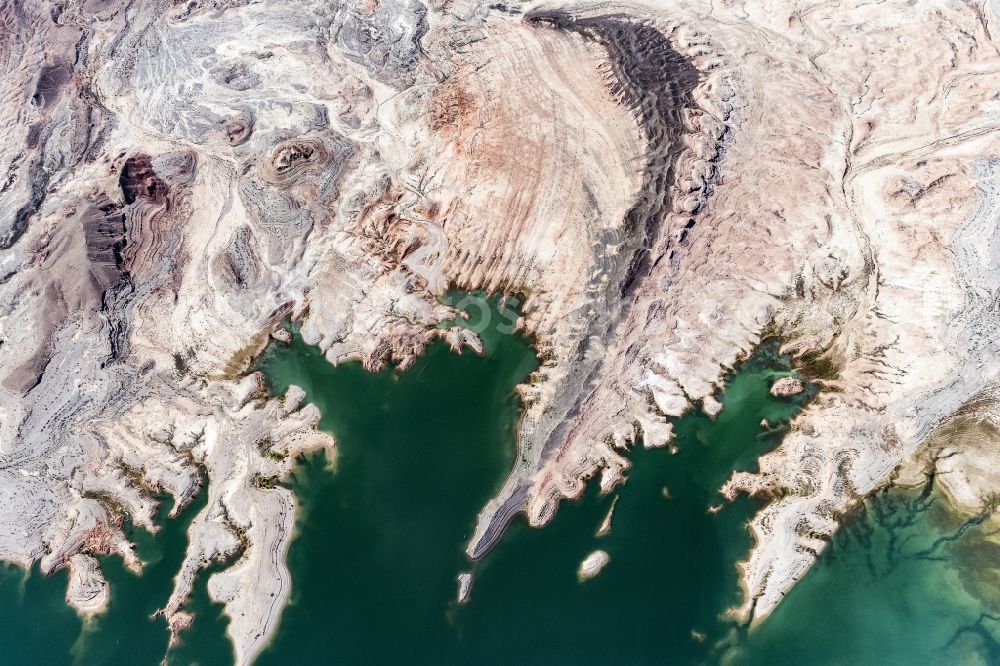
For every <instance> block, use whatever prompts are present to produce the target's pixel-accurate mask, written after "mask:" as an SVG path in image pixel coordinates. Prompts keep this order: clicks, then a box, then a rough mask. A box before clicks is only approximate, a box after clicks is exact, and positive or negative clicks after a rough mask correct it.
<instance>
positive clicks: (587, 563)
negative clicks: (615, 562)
mask: <svg viewBox="0 0 1000 666" xmlns="http://www.w3.org/2000/svg"><path fill="white" fill-rule="evenodd" d="M610 561H611V557H610V556H609V555H608V554H607V553H606V552H604V551H603V550H595V551H594V552H592V553H591V554H590V555H587V557H585V558H584V560H583V562H581V563H580V569H579V570H578V571H577V572H576V575H577V577H578V578H579V579H580V580H581V581H583V580H590V579H591V578H593V577H594V576H596V575H597V574H599V573H601V570H602V569H603V568H604V567H606V566H607V565H608V562H610Z"/></svg>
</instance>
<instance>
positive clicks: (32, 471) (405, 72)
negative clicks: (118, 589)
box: [0, 0, 1000, 664]
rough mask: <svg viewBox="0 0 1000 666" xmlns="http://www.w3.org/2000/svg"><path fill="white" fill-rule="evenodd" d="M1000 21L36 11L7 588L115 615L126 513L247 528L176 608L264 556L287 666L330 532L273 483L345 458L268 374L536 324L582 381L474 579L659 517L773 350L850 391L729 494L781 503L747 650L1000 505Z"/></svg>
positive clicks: (11, 88) (196, 8)
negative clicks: (875, 545) (308, 558)
mask: <svg viewBox="0 0 1000 666" xmlns="http://www.w3.org/2000/svg"><path fill="white" fill-rule="evenodd" d="M996 11H997V5H996V3H987V4H982V3H962V2H951V1H945V0H926V1H924V2H919V3H907V2H903V1H902V0H887V1H886V2H879V3H871V2H868V1H867V0H845V1H844V2H840V3H831V4H822V3H819V4H817V3H805V2H803V1H802V0H747V1H746V2H740V3H719V2H708V1H707V0H677V1H676V2H665V1H658V0H629V1H621V2H593V3H582V4H581V3H559V2H552V3H520V2H510V3H495V4H489V3H480V2H476V1H473V0H451V1H450V2H449V1H448V0H441V1H435V2H423V1H422V0H380V1H379V2H370V1H368V0H345V1H344V2H338V3H330V2H320V1H318V0H293V1H290V2H282V3H251V2H245V1H243V0H233V1H227V2H222V1H215V0H207V1H206V2H200V3H193V2H185V3H179V4H173V5H171V6H170V7H168V8H166V9H164V3H160V2H152V0H129V1H128V2H126V1H125V0H100V1H87V2H74V3H65V2H55V1H52V2H48V1H46V0H26V1H24V2H6V3H2V4H0V54H2V55H3V58H2V59H0V69H2V77H0V90H2V91H3V96H2V103H0V129H2V130H3V136H4V142H3V144H2V146H0V172H2V173H3V174H4V176H3V178H2V182H3V183H4V184H3V185H2V187H0V269H2V271H0V341H2V344H0V558H2V559H3V560H6V561H10V562H16V563H19V564H22V565H25V566H27V565H29V564H30V563H32V562H33V561H36V560H41V561H42V568H43V571H45V572H47V573H48V572H52V571H55V570H57V569H59V568H62V567H68V568H69V570H70V585H69V589H68V590H67V599H68V601H69V603H71V604H72V605H74V606H75V607H76V608H78V609H79V610H80V611H81V612H84V613H92V612H97V611H98V610H100V609H101V608H103V607H104V605H105V603H107V601H108V589H107V586H106V585H105V583H104V579H103V575H102V574H101V571H100V567H99V560H98V559H95V558H94V555H100V554H108V553H116V554H119V555H121V556H122V557H123V558H124V560H125V562H126V563H127V564H128V565H129V566H131V567H133V568H138V567H140V566H141V564H140V563H139V562H138V560H137V558H136V557H135V555H134V553H133V552H132V546H131V544H130V543H129V542H128V539H127V538H126V537H125V535H124V533H123V531H122V529H121V526H122V524H123V521H124V519H125V517H126V516H127V517H129V518H130V520H131V522H132V523H133V524H135V525H138V526H142V527H152V525H153V518H154V516H155V515H156V508H157V507H156V500H155V499H154V498H155V496H156V494H155V492H154V489H155V490H156V491H162V492H166V493H168V494H170V495H171V496H173V498H174V499H175V500H176V507H177V508H175V513H176V511H177V510H179V508H180V507H182V506H184V505H186V504H187V503H188V502H189V501H190V500H191V499H192V498H193V497H194V496H195V495H196V494H197V493H199V492H207V493H208V498H207V499H208V502H207V505H206V506H205V508H204V509H202V510H201V511H200V513H199V514H198V515H197V516H196V517H195V518H194V520H193V522H192V524H191V527H190V529H189V533H188V536H189V539H190V543H189V545H188V551H187V554H186V558H185V560H184V564H183V566H182V569H181V571H180V573H179V574H178V576H177V577H176V580H175V590H174V593H173V595H172V596H171V598H170V600H169V601H168V603H167V604H166V607H165V608H164V609H163V612H164V614H165V615H166V617H167V619H168V621H169V624H170V626H171V627H172V628H174V631H175V633H176V631H177V630H179V629H180V628H181V627H183V626H184V625H185V624H186V623H187V622H189V621H190V618H189V616H188V615H187V614H186V611H185V610H184V604H185V601H186V599H187V598H188V596H189V595H190V593H191V590H192V585H193V581H194V578H195V576H196V574H197V573H198V572H199V570H201V569H202V568H203V567H204V566H206V563H209V562H218V561H221V560H225V559H227V558H229V557H232V556H234V555H236V554H237V553H238V554H240V557H239V558H237V559H236V561H235V563H234V564H233V565H232V566H230V567H229V568H227V569H225V570H224V571H221V572H216V573H214V574H213V575H212V576H211V578H210V579H209V583H208V588H209V592H210V593H211V595H212V597H213V598H214V599H216V600H218V601H220V602H222V603H223V604H224V605H225V612H226V613H227V615H228V616H229V618H230V622H229V629H228V631H229V635H230V637H231V638H232V640H233V642H234V645H235V651H236V658H237V661H238V663H239V664H246V663H248V662H250V661H251V660H252V659H253V658H254V656H255V655H256V654H257V653H258V652H259V651H260V649H261V648H262V647H263V646H264V645H265V644H266V643H267V641H268V640H269V639H270V638H271V635H272V633H273V631H274V628H275V627H276V626H277V623H278V619H279V617H280V615H281V612H282V609H283V607H284V605H285V602H286V600H287V598H288V594H289V574H288V570H287V568H286V565H285V555H286V552H287V549H288V547H289V543H290V539H291V536H292V528H293V525H294V520H295V513H296V503H295V498H294V496H293V495H292V494H291V492H290V491H288V490H287V489H285V488H283V487H281V486H280V485H278V486H275V487H270V488H262V487H258V485H256V484H255V483H254V479H255V478H258V477H259V476H261V475H263V476H265V477H268V478H270V477H277V478H282V477H284V476H285V475H287V474H288V473H289V472H290V470H291V468H292V465H293V462H292V461H293V460H294V457H295V454H297V453H299V452H302V451H307V450H311V449H317V448H326V449H328V450H330V452H331V453H332V447H333V442H332V440H331V438H330V437H329V436H328V435H326V434H324V433H321V432H318V431H317V429H316V426H317V423H318V421H319V414H318V412H317V410H316V409H315V408H313V407H311V406H308V405H305V406H304V405H302V394H301V392H300V391H292V390H290V391H289V394H288V395H287V396H285V397H284V398H282V397H281V396H268V395H266V393H265V387H264V383H263V381H262V379H261V377H260V376H258V375H256V374H253V373H250V372H249V370H250V366H249V363H250V360H251V359H252V358H253V357H254V356H255V354H257V353H258V352H260V351H261V350H262V349H263V347H264V346H265V345H266V344H267V343H268V340H269V337H270V335H271V332H272V331H274V332H275V336H276V337H279V336H280V337H287V336H285V335H284V334H283V333H280V332H278V331H282V330H284V329H283V328H281V326H282V322H284V321H286V320H289V319H291V320H294V321H297V322H299V323H300V324H301V335H302V338H303V339H304V340H305V342H307V343H309V344H313V345H318V346H319V347H320V349H321V350H322V351H323V353H324V354H325V356H326V358H327V359H328V360H329V361H330V362H333V363H340V362H345V361H348V360H358V361H360V362H362V363H363V364H364V366H365V367H366V368H369V369H373V370H374V369H377V368H381V367H383V366H385V365H386V364H388V363H396V364H398V365H399V366H400V367H403V368H405V367H407V366H408V365H409V364H411V363H412V362H413V360H414V359H415V358H416V356H417V355H419V354H420V353H422V351H423V350H424V349H425V348H426V347H427V345H428V344H429V343H430V342H432V341H433V340H436V339H438V338H443V339H445V340H446V342H448V344H450V345H451V346H452V347H453V348H455V349H461V348H462V347H464V346H468V347H471V348H472V349H481V342H480V341H479V340H478V339H477V338H476V337H475V336H474V335H473V334H472V333H469V332H468V331H464V332H463V331H461V330H459V329H444V328H439V327H438V324H440V323H441V322H442V321H445V320H447V319H451V318H453V317H455V316H456V312H455V311H454V310H453V309H452V308H450V307H447V306H444V305H442V304H441V303H440V301H439V297H440V296H441V295H442V294H443V292H444V291H445V289H446V288H447V287H448V286H449V285H455V286H457V287H460V288H464V289H481V290H485V291H488V292H506V293H511V294H513V293H524V294H530V297H529V298H528V299H527V300H526V302H525V303H524V304H523V305H522V310H523V317H522V318H521V319H520V320H519V327H520V328H521V329H523V331H524V332H525V333H527V334H530V335H531V336H532V338H533V340H535V341H536V343H537V345H538V348H539V352H540V356H541V358H543V359H544V361H543V363H542V365H541V367H540V368H539V369H538V371H537V372H536V373H534V375H532V377H531V378H530V379H529V381H528V383H526V384H525V385H523V386H521V387H519V393H520V395H521V397H522V398H523V399H524V401H525V405H526V407H525V410H524V413H523V415H522V418H521V420H520V427H519V431H518V434H517V437H518V447H519V452H520V455H519V458H518V462H517V464H516V465H515V467H514V468H513V470H512V471H511V473H510V476H509V478H508V479H507V480H506V482H505V483H504V484H503V486H502V488H501V489H500V490H499V492H498V493H497V495H496V496H495V497H494V498H493V499H492V500H490V501H489V502H488V503H487V505H486V506H484V507H483V509H482V512H481V514H480V516H479V519H478V522H477V525H476V529H475V532H474V534H473V535H472V538H471V540H470V543H469V544H468V554H469V555H470V556H471V557H473V558H477V557H481V556H483V555H484V554H485V553H486V552H487V551H489V549H490V548H491V547H492V546H493V545H494V544H495V543H496V542H497V540H498V539H499V538H500V536H501V535H502V534H503V532H504V529H505V528H506V526H507V525H508V524H509V523H510V522H511V520H513V519H514V517H515V516H517V515H519V514H524V515H526V517H527V520H528V521H529V522H530V524H532V525H535V526H541V525H543V524H545V523H546V522H547V521H549V520H550V519H551V518H552V517H553V515H554V514H555V512H556V510H557V507H558V505H559V502H560V501H561V500H562V499H564V498H575V497H579V496H580V495H581V493H582V492H583V491H584V489H585V486H586V484H587V480H588V479H593V478H595V477H599V478H600V482H601V484H602V488H603V489H604V490H606V491H609V490H610V489H611V488H613V487H614V486H615V485H616V484H618V483H621V482H623V481H624V480H625V478H626V474H625V472H626V471H627V469H628V467H629V464H630V463H629V462H628V460H627V459H626V458H625V457H624V456H623V455H622V452H623V450H624V449H625V448H626V447H628V446H631V445H632V444H633V443H635V442H637V441H638V440H639V439H640V438H641V440H642V442H643V444H644V445H645V446H647V447H659V446H670V447H671V448H670V450H671V451H672V452H676V450H677V449H676V447H675V446H674V445H673V444H671V440H672V438H673V430H672V424H671V422H670V419H672V418H673V417H677V416H679V415H681V414H682V413H684V412H685V411H686V410H688V409H690V408H691V407H692V405H693V404H694V403H697V402H698V401H700V402H701V404H702V405H703V406H704V408H705V411H706V412H707V413H710V414H711V413H716V412H717V410H718V408H719V406H720V405H719V403H718V402H717V401H715V399H714V398H713V396H715V395H717V394H718V392H719V390H720V388H721V385H722V383H723V381H724V378H725V376H726V374H727V373H728V372H729V370H730V369H731V368H732V367H733V366H734V365H735V364H737V363H738V362H739V361H740V360H741V359H743V358H745V357H746V356H747V354H748V353H749V352H751V350H753V349H754V348H755V347H756V346H757V345H758V344H759V343H760V341H761V339H762V338H763V337H764V336H771V335H777V336H779V337H780V338H781V339H782V340H783V344H784V347H783V348H784V351H786V352H788V353H790V354H792V355H793V356H794V357H796V358H797V359H799V360H800V361H801V362H802V363H804V364H808V365H809V366H810V367H812V368H818V369H820V370H821V371H822V373H821V375H822V376H821V378H822V380H823V386H824V388H826V389H828V390H825V391H821V392H820V393H819V395H818V396H817V397H816V398H815V399H814V400H813V401H812V402H811V403H810V405H809V406H807V407H806V408H805V410H804V411H803V412H802V413H801V414H800V415H799V416H797V417H796V418H795V419H794V420H793V421H792V423H791V424H790V429H789V432H788V434H787V436H786V437H785V438H784V440H783V441H782V442H781V444H780V445H779V446H778V447H777V448H775V449H774V450H773V451H771V452H770V453H768V454H767V455H765V456H764V457H763V458H762V459H761V461H760V470H759V472H756V473H750V472H737V473H735V474H733V476H732V477H731V478H730V479H729V480H728V482H727V483H726V484H725V487H724V489H723V490H724V492H725V494H726V495H727V496H728V497H730V498H733V497H736V496H737V495H739V494H741V493H750V494H760V495H761V496H762V497H766V498H778V499H772V500H771V501H770V503H768V504H767V505H766V506H764V507H763V508H762V509H761V511H760V512H759V513H758V514H757V516H756V517H755V518H754V520H753V522H752V526H751V527H752V530H753V533H754V537H755V546H754V548H753V550H752V552H751V554H750V556H749V559H748V561H747V562H745V563H744V564H743V565H742V575H743V582H744V584H745V589H746V591H747V594H746V598H745V599H744V603H743V604H742V607H741V608H740V609H739V610H740V611H741V612H742V614H743V615H744V616H745V617H746V619H749V620H759V619H760V618H762V617H764V616H766V615H767V614H768V613H770V612H771V611H772V610H774V608H775V606H776V605H777V604H778V603H779V602H780V600H781V599H782V598H783V597H784V595H785V594H786V593H787V592H788V591H789V589H790V588H791V586H792V585H793V584H794V583H795V581H797V580H798V579H799V578H800V577H801V576H802V574H803V573H804V572H805V571H806V570H807V569H808V568H809V566H810V565H811V564H812V563H813V562H814V561H815V560H816V557H817V555H818V554H819V553H820V552H821V551H822V550H823V549H824V548H825V547H826V544H827V543H828V541H829V536H830V535H831V534H832V533H833V531H834V530H835V529H836V528H837V520H836V517H837V516H838V515H841V514H842V513H843V512H844V511H846V510H848V509H849V508H850V507H852V506H854V505H855V504H857V503H858V502H859V501H860V500H861V499H862V498H863V497H865V496H866V495H867V494H869V493H871V492H872V491H874V490H875V489H877V488H879V487H881V486H883V485H884V484H886V483H887V482H888V480H889V479H890V477H891V475H892V474H893V471H894V470H895V469H896V468H897V467H898V466H899V465H900V464H901V463H903V462H907V461H911V462H912V461H913V460H915V459H917V458H919V457H920V456H921V455H923V454H924V452H926V451H928V450H934V451H942V450H945V449H947V450H948V455H947V456H940V460H939V462H934V460H938V459H931V458H927V459H926V460H924V463H925V464H939V465H941V466H942V469H945V470H946V471H947V472H948V473H947V475H942V478H944V479H946V481H944V483H945V484H946V486H947V489H948V491H949V494H950V496H951V497H952V498H953V499H954V500H955V501H956V502H958V503H960V504H963V505H967V506H969V507H971V508H979V507H981V506H982V505H983V502H984V498H986V497H988V496H990V495H992V494H993V493H994V492H995V489H996V488H997V483H998V476H1000V462H998V464H993V460H994V458H995V456H993V455H992V453H990V454H989V455H987V456H985V457H984V455H983V454H982V452H983V451H987V452H992V451H995V450H996V447H995V446H992V445H991V442H993V440H992V439H991V437H992V435H990V434H989V432H990V431H989V430H988V429H983V428H979V429H977V430H976V432H977V433H979V434H978V435H977V436H976V437H974V438H967V437H958V436H957V434H956V433H958V431H957V430H955V426H954V424H955V423H970V422H974V423H981V422H982V420H983V419H987V418H991V419H992V418H995V416H992V415H994V414H995V412H996V404H997V399H996V395H997V390H996V387H997V385H998V380H1000V353H998V352H1000V349H998V343H997V342H996V341H997V340H998V332H1000V313H998V310H997V308H996V296H995V292H996V285H997V284H998V280H1000V224H998V217H1000V101H998V100H997V83H996V82H997V80H998V76H1000V50H998V46H1000V37H998V30H1000V24H998V17H997V15H996ZM720 418H722V417H720ZM963 419H964V420H963ZM969 419H971V421H970V420H969ZM977 419H979V420H978V421H977ZM949 428H951V429H949ZM949 432H950V433H952V435H955V436H954V437H951V440H954V441H951V440H948V441H945V440H946V439H947V437H946V434H947V433H949ZM935 433H936V434H935ZM941 433H946V434H941ZM983 433H986V434H983ZM925 445H927V446H925ZM269 454H272V455H269ZM200 468H202V469H204V475H205V478H204V479H203V478H202V473H201V472H200V471H199V469H200ZM206 482H207V489H206V485H205V484H206ZM332 602H333V603H335V602H336V600H333V601H332ZM182 614H183V615H182Z"/></svg>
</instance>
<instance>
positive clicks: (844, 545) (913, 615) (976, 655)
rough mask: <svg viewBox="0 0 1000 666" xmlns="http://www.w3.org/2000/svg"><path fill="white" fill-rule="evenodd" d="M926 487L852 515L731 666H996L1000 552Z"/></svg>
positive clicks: (973, 522)
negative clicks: (806, 664) (802, 665)
mask: <svg viewBox="0 0 1000 666" xmlns="http://www.w3.org/2000/svg"><path fill="white" fill-rule="evenodd" d="M980 518H981V517H977V516H957V515H955V513H954V512H953V511H952V510H951V509H950V508H949V507H948V506H947V505H946V503H945V500H944V496H943V494H942V493H941V492H939V491H938V489H936V488H934V487H933V486H931V485H930V484H928V486H927V487H925V488H923V489H919V490H905V489H893V490H891V491H888V492H882V493H879V494H878V495H876V496H875V497H873V498H871V499H869V500H868V501H867V502H865V504H864V506H863V507H862V508H861V509H860V510H858V511H855V512H853V514H852V515H851V516H849V517H848V520H847V522H846V524H845V525H844V527H843V528H842V529H841V530H840V532H839V533H838V534H837V536H836V537H835V538H834V540H833V542H832V543H831V544H830V546H829V547H828V548H827V549H826V550H825V551H824V553H823V555H822V556H821V558H820V561H819V562H818V563H817V564H816V565H815V566H814V567H813V568H812V570H811V571H810V572H809V574H808V575H807V576H805V577H804V578H803V579H802V581H800V583H799V584H798V585H797V586H796V587H795V588H793V589H792V591H791V592H790V593H789V594H788V597H787V598H786V599H785V601H784V602H783V603H782V604H781V605H780V606H779V607H778V609H777V610H776V611H775V612H774V615H773V616H772V617H771V618H769V619H768V621H767V622H765V623H763V624H762V625H761V626H760V628H759V629H757V630H755V631H754V632H753V634H752V635H751V636H750V637H749V640H748V641H747V642H746V643H744V644H742V645H741V646H740V648H739V649H738V650H734V651H733V654H732V655H731V656H733V657H734V659H733V663H739V664H754V665H757V664H759V665H760V666H767V665H769V664H795V663H803V661H805V660H808V661H809V662H810V663H819V664H844V665H845V666H846V665H851V664H900V665H904V664H906V665H915V664H927V665H932V664H1000V643H998V640H1000V597H998V593H1000V585H998V582H1000V580H998V579H1000V545H997V543H996V542H995V541H993V540H992V539H989V538H986V537H989V536H990V532H994V533H995V531H996V528H995V527H990V526H989V523H988V522H982V523H981V522H980Z"/></svg>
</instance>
